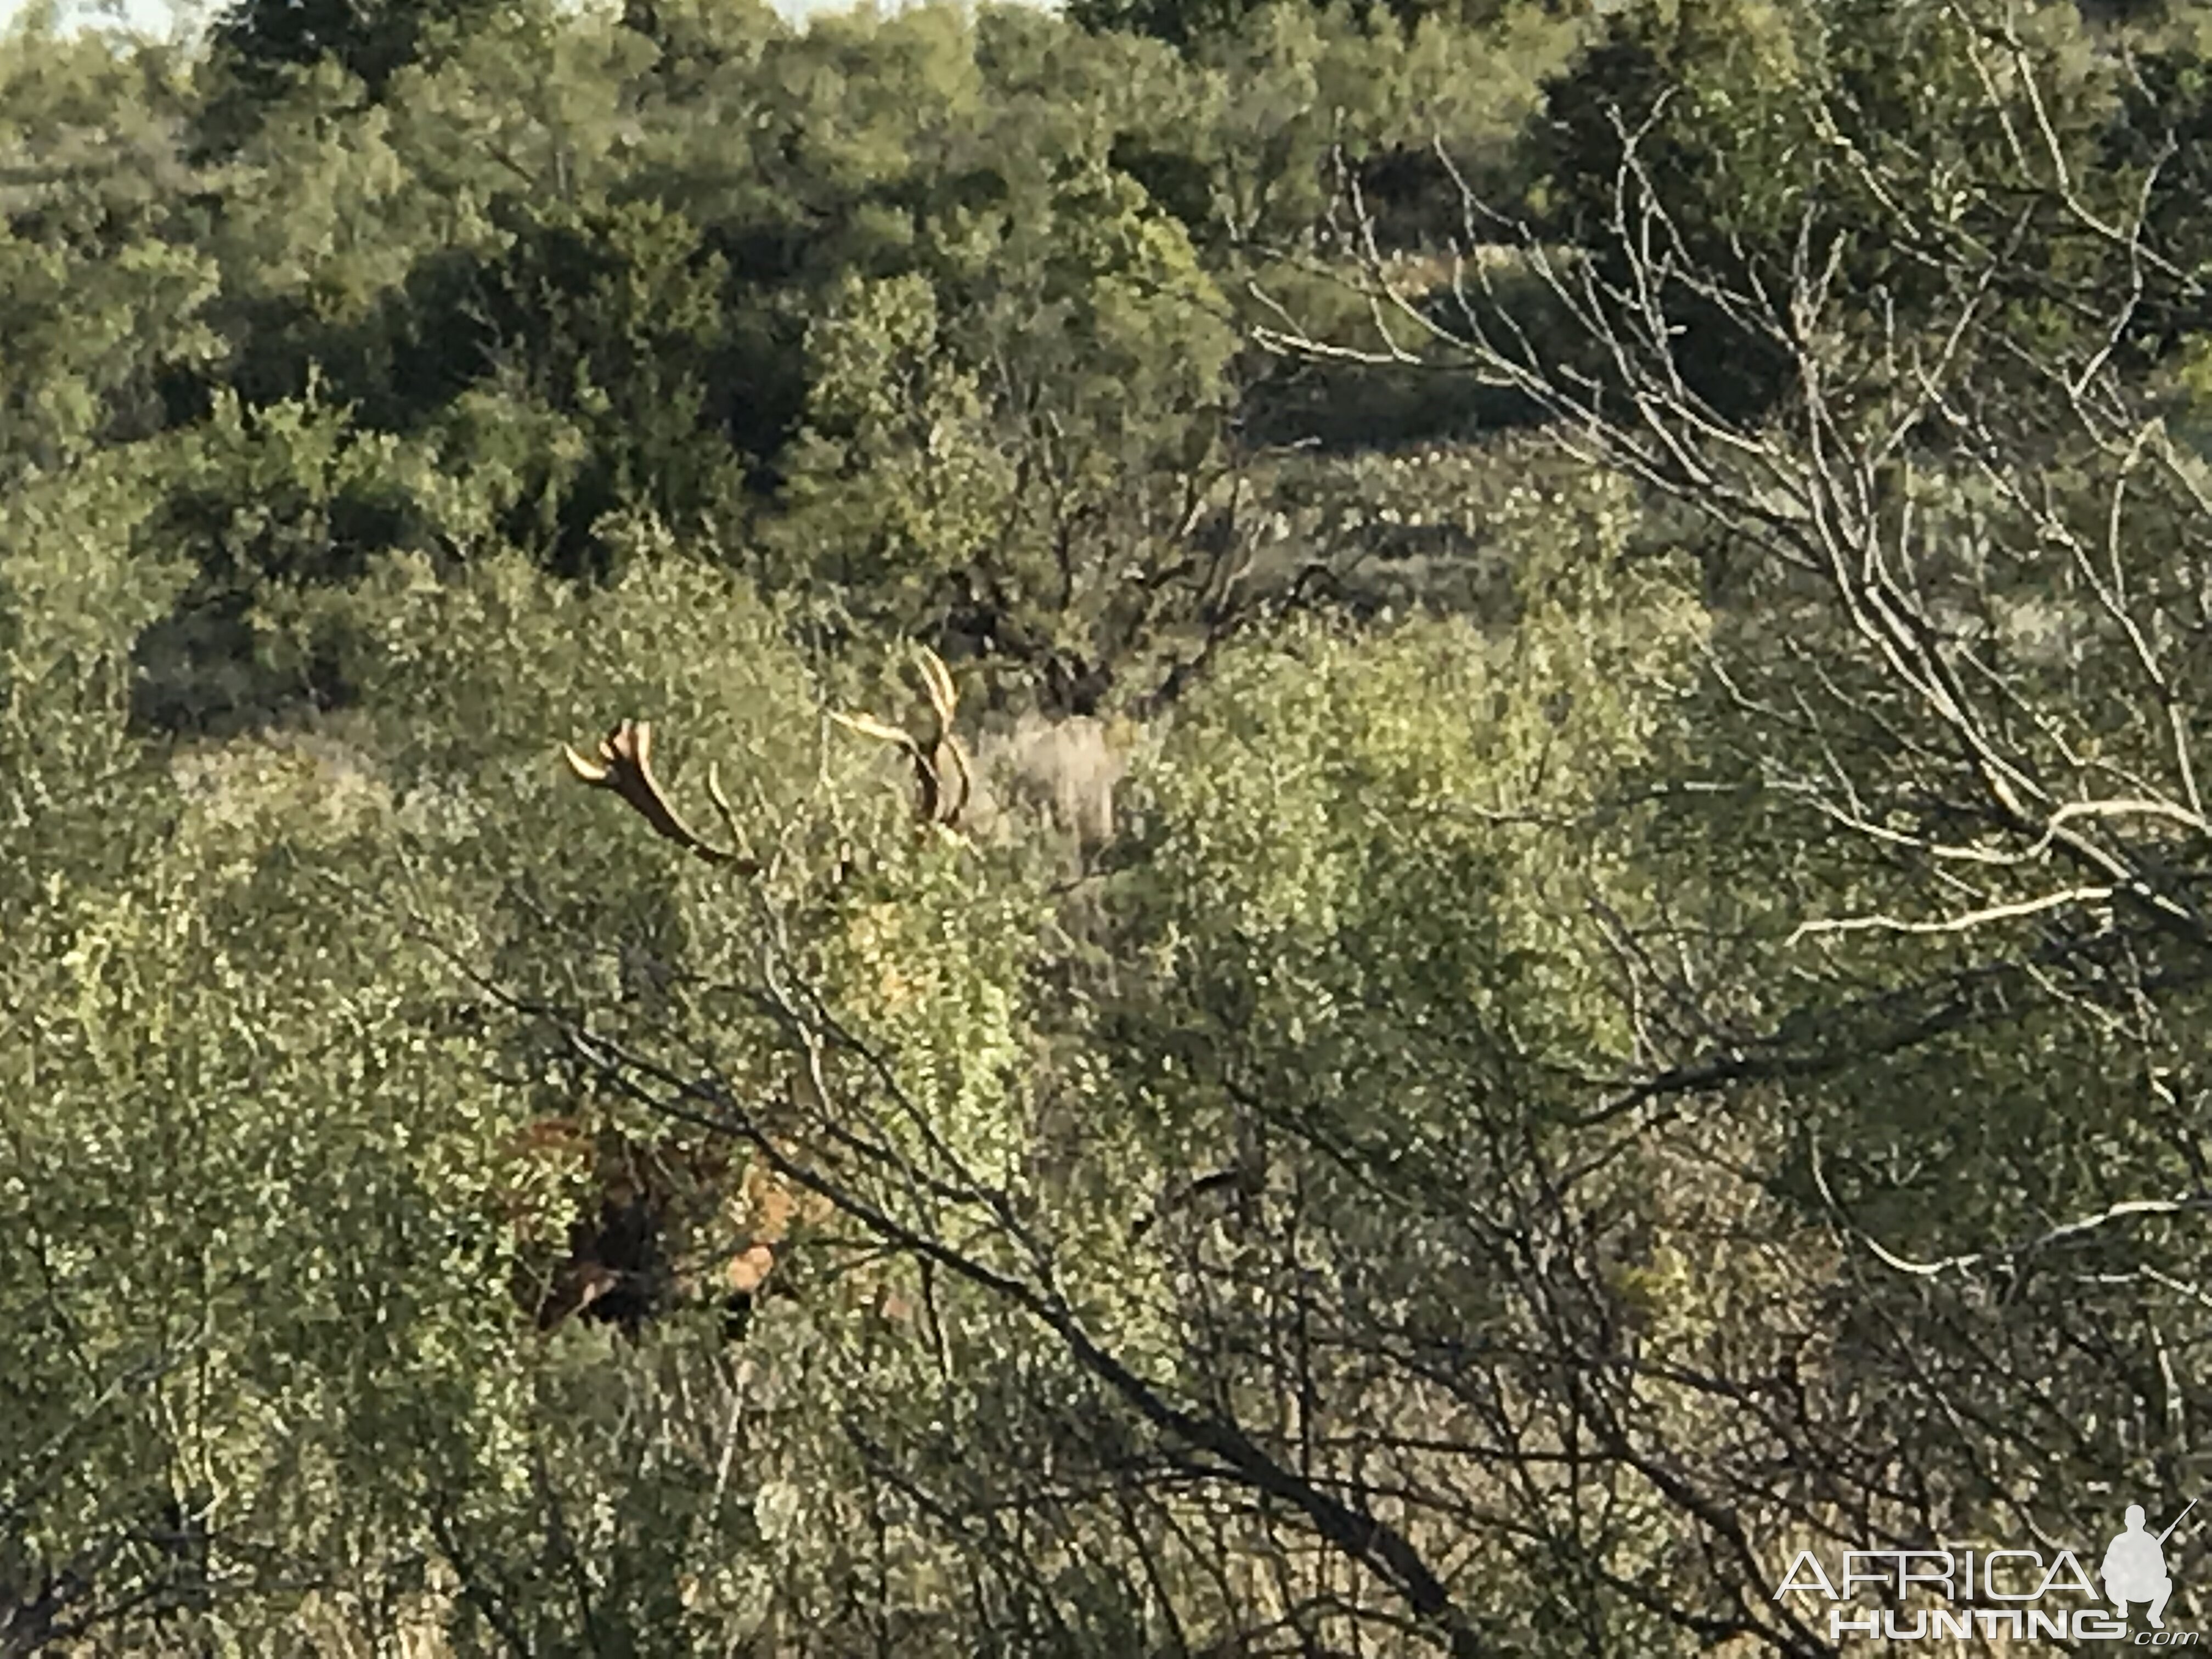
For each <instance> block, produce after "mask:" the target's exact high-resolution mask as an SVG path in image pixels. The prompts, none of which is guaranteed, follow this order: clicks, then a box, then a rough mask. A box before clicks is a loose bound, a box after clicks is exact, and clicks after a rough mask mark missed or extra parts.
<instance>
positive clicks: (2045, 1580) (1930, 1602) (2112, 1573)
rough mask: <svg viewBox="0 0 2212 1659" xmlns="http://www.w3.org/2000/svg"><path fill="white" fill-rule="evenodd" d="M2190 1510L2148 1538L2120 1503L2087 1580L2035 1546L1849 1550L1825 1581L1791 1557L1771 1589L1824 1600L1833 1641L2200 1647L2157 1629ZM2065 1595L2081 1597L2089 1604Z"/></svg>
mask: <svg viewBox="0 0 2212 1659" xmlns="http://www.w3.org/2000/svg"><path fill="white" fill-rule="evenodd" d="M2196 1507H2197V1499H2194V1498H2192V1499H2191V1500H2190V1503H2189V1505H2188V1508H2186V1509H2184V1510H2182V1511H2181V1513H2180V1514H2179V1515H2178V1516H2174V1518H2173V1519H2172V1521H2171V1522H2168V1523H2167V1525H2166V1530H2165V1531H2163V1532H2159V1533H2154V1532H2152V1531H2151V1530H2150V1527H2149V1522H2148V1519H2147V1517H2146V1516H2145V1515H2144V1513H2143V1509H2142V1505H2141V1504H2130V1506H2129V1508H2128V1511H2127V1514H2126V1516H2125V1517H2124V1521H2125V1524H2124V1528H2122V1530H2121V1531H2119V1532H2118V1533H2117V1534H2114V1535H2113V1538H2112V1542H2111V1543H2110V1544H2108V1545H2106V1547H2105V1555H2104V1560H2103V1563H2102V1565H2101V1566H2100V1569H2099V1571H2098V1573H2097V1577H2096V1580H2094V1581H2093V1580H2092V1579H2091V1578H2090V1577H2089V1575H2088V1573H2087V1572H2086V1571H2084V1570H2083V1568H2082V1565H2081V1560H2080V1559H2078V1558H2077V1557H2076V1556H2075V1553H2074V1552H2073V1551H2071V1550H2060V1551H2059V1552H2058V1553H2057V1554H2056V1555H2055V1556H2053V1557H2051V1558H2050V1559H2045V1556H2044V1555H2043V1553H2042V1552H2041V1551H2039V1550H2014V1549H1981V1548H1972V1549H1968V1548H1952V1549H1932V1550H1901V1549H1892V1550H1847V1551H1845V1552H1844V1553H1843V1554H1842V1556H1841V1557H1840V1558H1839V1559H1836V1560H1835V1562H1834V1565H1836V1566H1837V1567H1838V1571H1836V1572H1834V1573H1833V1574H1831V1573H1830V1571H1829V1565H1830V1563H1828V1562H1824V1561H1822V1560H1821V1559H1820V1557H1819V1556H1817V1555H1816V1554H1814V1553H1813V1552H1812V1551H1811V1550H1800V1551H1799V1552H1798V1553H1797V1555H1796V1559H1794V1560H1792V1561H1791V1562H1790V1570H1789V1571H1787V1572H1785V1573H1784V1574H1783V1576H1782V1582H1781V1583H1780V1584H1778V1586H1776V1588H1775V1591H1774V1599H1775V1600H1776V1601H1782V1600H1784V1598H1785V1597H1789V1596H1792V1595H1797V1596H1817V1597H1820V1598H1824V1599H1825V1600H1826V1601H1828V1602H1829V1604H1830V1605H1829V1607H1828V1638H1829V1639H1830V1640H1831V1641H1832V1642H1838V1643H1840V1642H1842V1641H1844V1640H1845V1639H1847V1638H1850V1637H1855V1636H1857V1637H1864V1638H1869V1639H1870V1640H1879V1641H1886V1642H1936V1641H1943V1640H1946V1639H1950V1640H1957V1641H1969V1640H1972V1638H1975V1637H1977V1636H1978V1637H1980V1638H1983V1639H1984V1640H1992V1641H1993V1640H1995V1639H1996V1638H1998V1637H2008V1638H2012V1639H2014V1640H2015V1641H2018V1640H2040V1639H2045V1638H2047V1639H2051V1640H2054V1641H2067V1640H2069V1639H2070V1640H2075V1641H2089V1642H2126V1643H2129V1644H2131V1645H2133V1646H2136V1647H2160V1648H2163V1647H2193V1646H2197V1645H2201V1644H2202V1643H2203V1637H2202V1635H2200V1634H2199V1633H2198V1632H2194V1631H2169V1630H2168V1629H2166V1602H2167V1601H2169V1600H2170V1599H2171V1598H2172V1595H2173V1578H2172V1574H2170V1573H2169V1572H2168V1571H2167V1570H2166V1540H2167V1539H2169V1538H2171V1537H2172V1536H2173V1534H2174V1533H2175V1532H2176V1531H2177V1530H2178V1529H2179V1527H2180V1525H2181V1523H2182V1522H2183V1521H2185V1520H2186V1519H2187V1518H2188V1516H2189V1512H2190V1510H2193V1509H2195V1508H2196ZM2100 1583H2101V1585H2102V1588H2101V1589H2100V1588H2099V1585H2100ZM1862 1596H1879V1597H1881V1599H1883V1600H1885V1601H1893V1602H1896V1603H1899V1604H1916V1605H1911V1608H1910V1612H1909V1613H1908V1612H1905V1611H1901V1610H1900V1607H1898V1606H1893V1607H1882V1608H1880V1609H1872V1610H1870V1609H1868V1608H1865V1607H1860V1606H1858V1605H1856V1604H1857V1601H1859V1598H1861V1597H1862ZM2069 1598H2082V1599H2086V1601H2087V1603H2088V1605H2087V1606H2083V1605H2080V1604H2079V1602H2078V1601H2069ZM2134 1607H2141V1608H2142V1609H2143V1610H2144V1612H2143V1621H2144V1627H2143V1628H2142V1629H2137V1628H2136V1627H2135V1626H2134V1625H2133V1624H2132V1623H2131V1622H2130V1609H2131V1608H2134Z"/></svg>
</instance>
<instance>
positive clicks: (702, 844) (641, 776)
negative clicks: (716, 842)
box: [561, 720, 758, 871]
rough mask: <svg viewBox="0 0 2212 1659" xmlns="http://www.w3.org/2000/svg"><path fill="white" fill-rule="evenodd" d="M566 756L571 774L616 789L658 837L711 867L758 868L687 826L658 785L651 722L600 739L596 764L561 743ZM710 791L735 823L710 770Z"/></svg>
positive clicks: (728, 819) (626, 723)
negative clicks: (670, 842)
mask: <svg viewBox="0 0 2212 1659" xmlns="http://www.w3.org/2000/svg"><path fill="white" fill-rule="evenodd" d="M561 752H562V755H563V756H564V757H567V759H568V769H569V770H570V771H571V772H574V774H575V775H577V776H578V777H580V778H581V779H582V780H583V781H585V782H586V783H588V784H590V785H591V786H592V787H593V788H595V789H611V790H613V791H614V792H615V793H617V795H620V796H621V797H622V798H623V799H624V800H626V801H628V802H629V804H630V805H631V806H632V807H633V808H634V809H635V811H636V812H637V814H638V816H639V817H642V818H643V819H644V820H645V821H646V822H647V823H649V824H651V825H652V826H653V830H654V832H655V833H656V834H658V835H659V836H663V837H665V839H667V840H669V841H672V842H675V843H676V844H677V845H678V847H682V848H686V849H688V850H689V851H690V852H692V853H694V854H697V855H698V856H699V857H700V858H702V859H704V860H707V861H708V863H710V864H734V865H736V866H738V868H739V869H741V870H746V871H750V870H753V869H756V868H757V867H758V866H756V865H755V864H754V863H753V861H752V860H750V859H747V858H744V857H742V856H740V855H739V854H738V853H737V852H735V851H734V850H730V849H726V848H720V847H714V846H711V845H709V844H708V842H706V840H704V839H703V838H702V836H700V835H699V833H698V832H697V831H696V830H695V829H692V827H691V826H690V824H688V823H684V817H683V815H682V814H681V813H679V812H678V811H677V810H676V808H675V807H674V806H673V805H671V804H670V802H669V799H668V797H667V796H666V795H665V794H664V793H661V788H660V783H659V780H658V779H656V778H655V777H654V776H653V726H652V724H651V722H649V721H647V720H624V721H623V723H622V724H621V725H619V726H616V727H615V729H614V730H613V731H611V732H608V733H607V735H606V736H605V737H604V738H601V739H600V740H599V758H598V759H597V760H596V761H592V760H586V759H585V758H584V757H583V756H581V755H580V754H578V753H577V752H576V751H575V750H574V749H571V748H570V747H569V746H568V744H565V743H564V744H562V745H561ZM707 793H708V795H710V796H712V797H713V798H714V808H715V810H716V811H719V812H720V814H721V815H722V821H723V823H735V821H736V817H737V815H736V814H735V813H734V812H733V811H731V808H730V803H729V801H728V800H727V799H725V797H724V796H723V794H722V786H721V782H720V780H719V779H717V778H716V777H715V775H714V769H713V768H712V767H711V766H710V767H708V769H707Z"/></svg>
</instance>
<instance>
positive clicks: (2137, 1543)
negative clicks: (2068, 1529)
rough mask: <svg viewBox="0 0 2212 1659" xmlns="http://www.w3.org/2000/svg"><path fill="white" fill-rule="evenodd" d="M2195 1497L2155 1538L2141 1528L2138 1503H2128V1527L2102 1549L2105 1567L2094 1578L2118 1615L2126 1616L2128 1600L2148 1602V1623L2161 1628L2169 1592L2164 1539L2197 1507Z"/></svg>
mask: <svg viewBox="0 0 2212 1659" xmlns="http://www.w3.org/2000/svg"><path fill="white" fill-rule="evenodd" d="M2196 1507H2197V1499H2196V1498H2191V1499H2190V1500H2189V1509H2188V1510H2182V1512H2181V1513H2180V1514H2179V1515H2177V1516H2174V1517H2173V1523H2172V1526H2169V1527H2167V1528H2166V1530H2165V1531H2164V1532H2162V1533H2160V1534H2159V1535H2158V1536H2157V1537H2155V1538H2154V1537H2152V1536H2151V1535H2150V1534H2148V1532H2146V1531H2144V1530H2143V1512H2142V1504H2130V1505H2129V1506H2128V1515H2127V1521H2128V1529H2127V1530H2126V1531H2125V1532H2124V1533H2122V1534H2120V1535H2119V1536H2118V1538H2115V1539H2114V1540H2112V1543H2111V1544H2109V1545H2108V1546H2106V1550H2105V1570H2104V1571H2103V1572H2101V1573H2100V1574H2099V1575H2098V1577H2101V1578H2102V1579H2103V1580H2104V1581H2105V1594H2106V1595H2108V1596H2110V1597H2111V1598H2112V1606H2113V1607H2115V1608H2117V1609H2118V1613H2119V1615H2120V1617H2121V1618H2123V1619H2124V1618H2126V1617H2127V1616H2128V1604H2129V1603H2130V1601H2148V1602H2149V1603H2150V1623H2151V1628H2152V1629H2153V1630H2164V1629H2165V1628H2166V1620H2165V1619H2164V1618H2163V1617H2161V1615H2162V1614H2163V1613H2165V1612H2166V1597H2168V1596H2169V1595H2172V1594H2173V1580H2172V1579H2171V1578H2169V1577H2166V1540H2167V1539H2169V1538H2171V1537H2172V1536H2173V1530H2174V1528H2175V1527H2179V1525H2180V1524H2181V1523H2182V1522H2184V1521H2185V1520H2186V1519H2187V1518H2188V1516H2189V1510H2193V1509H2195V1508H2196Z"/></svg>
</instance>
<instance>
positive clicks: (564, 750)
mask: <svg viewBox="0 0 2212 1659" xmlns="http://www.w3.org/2000/svg"><path fill="white" fill-rule="evenodd" d="M561 754H562V758H563V759H565V760H566V761H567V762H568V769H569V770H570V771H571V772H574V774H575V775H577V776H578V777H580V778H581V779H582V780H583V781H585V782H586V783H592V784H601V785H604V784H605V783H606V782H607V781H608V780H609V777H610V774H609V773H608V771H607V769H606V768H605V767H604V766H602V765H600V764H599V763H598V762H597V761H587V760H586V759H585V758H584V757H582V756H581V755H580V754H578V753H577V752H576V751H575V750H573V749H571V748H570V747H569V746H568V744H565V743H564V744H562V745H561Z"/></svg>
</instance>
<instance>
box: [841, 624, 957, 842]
mask: <svg viewBox="0 0 2212 1659" xmlns="http://www.w3.org/2000/svg"><path fill="white" fill-rule="evenodd" d="M917 654H918V657H919V659H920V668H921V689H922V691H923V693H924V695H925V696H927V698H928V699H929V710H930V719H929V720H928V722H927V725H928V730H927V732H925V733H924V734H923V735H922V736H921V737H916V736H915V734H914V733H913V732H909V731H908V730H907V729H906V728H905V727H904V726H893V725H891V724H890V722H889V721H887V720H878V719H877V718H876V717H875V716H874V715H872V714H832V715H831V716H830V717H829V718H830V719H832V720H836V722H837V724H838V725H840V726H843V727H845V728H846V729H847V730H848V731H851V732H859V733H860V735H861V736H863V737H869V738H878V739H879V740H880V741H882V742H884V743H890V744H896V745H897V746H898V747H899V748H900V749H902V750H904V751H905V752H906V756H907V758H908V760H910V761H911V762H913V763H914V775H915V783H916V786H917V789H916V797H915V815H916V816H917V817H920V818H921V821H922V822H923V823H933V824H937V825H939V826H941V827H942V828H944V829H957V828H958V826H959V823H960V814H961V812H962V811H963V810H965V808H966V807H967V805H968V793H969V787H970V782H969V770H968V755H967V751H966V750H963V748H962V747H961V746H960V739H959V738H957V737H956V736H955V735H954V734H953V731H952V716H953V714H954V713H955V711H956V710H957V709H958V708H959V706H960V694H959V692H958V691H957V690H956V689H955V688H954V686H953V684H952V675H951V671H949V670H947V669H946V667H945V664H944V662H943V661H942V660H941V659H939V656H938V654H937V653H935V652H934V651H932V650H931V649H929V647H927V646H921V647H917Z"/></svg>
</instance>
